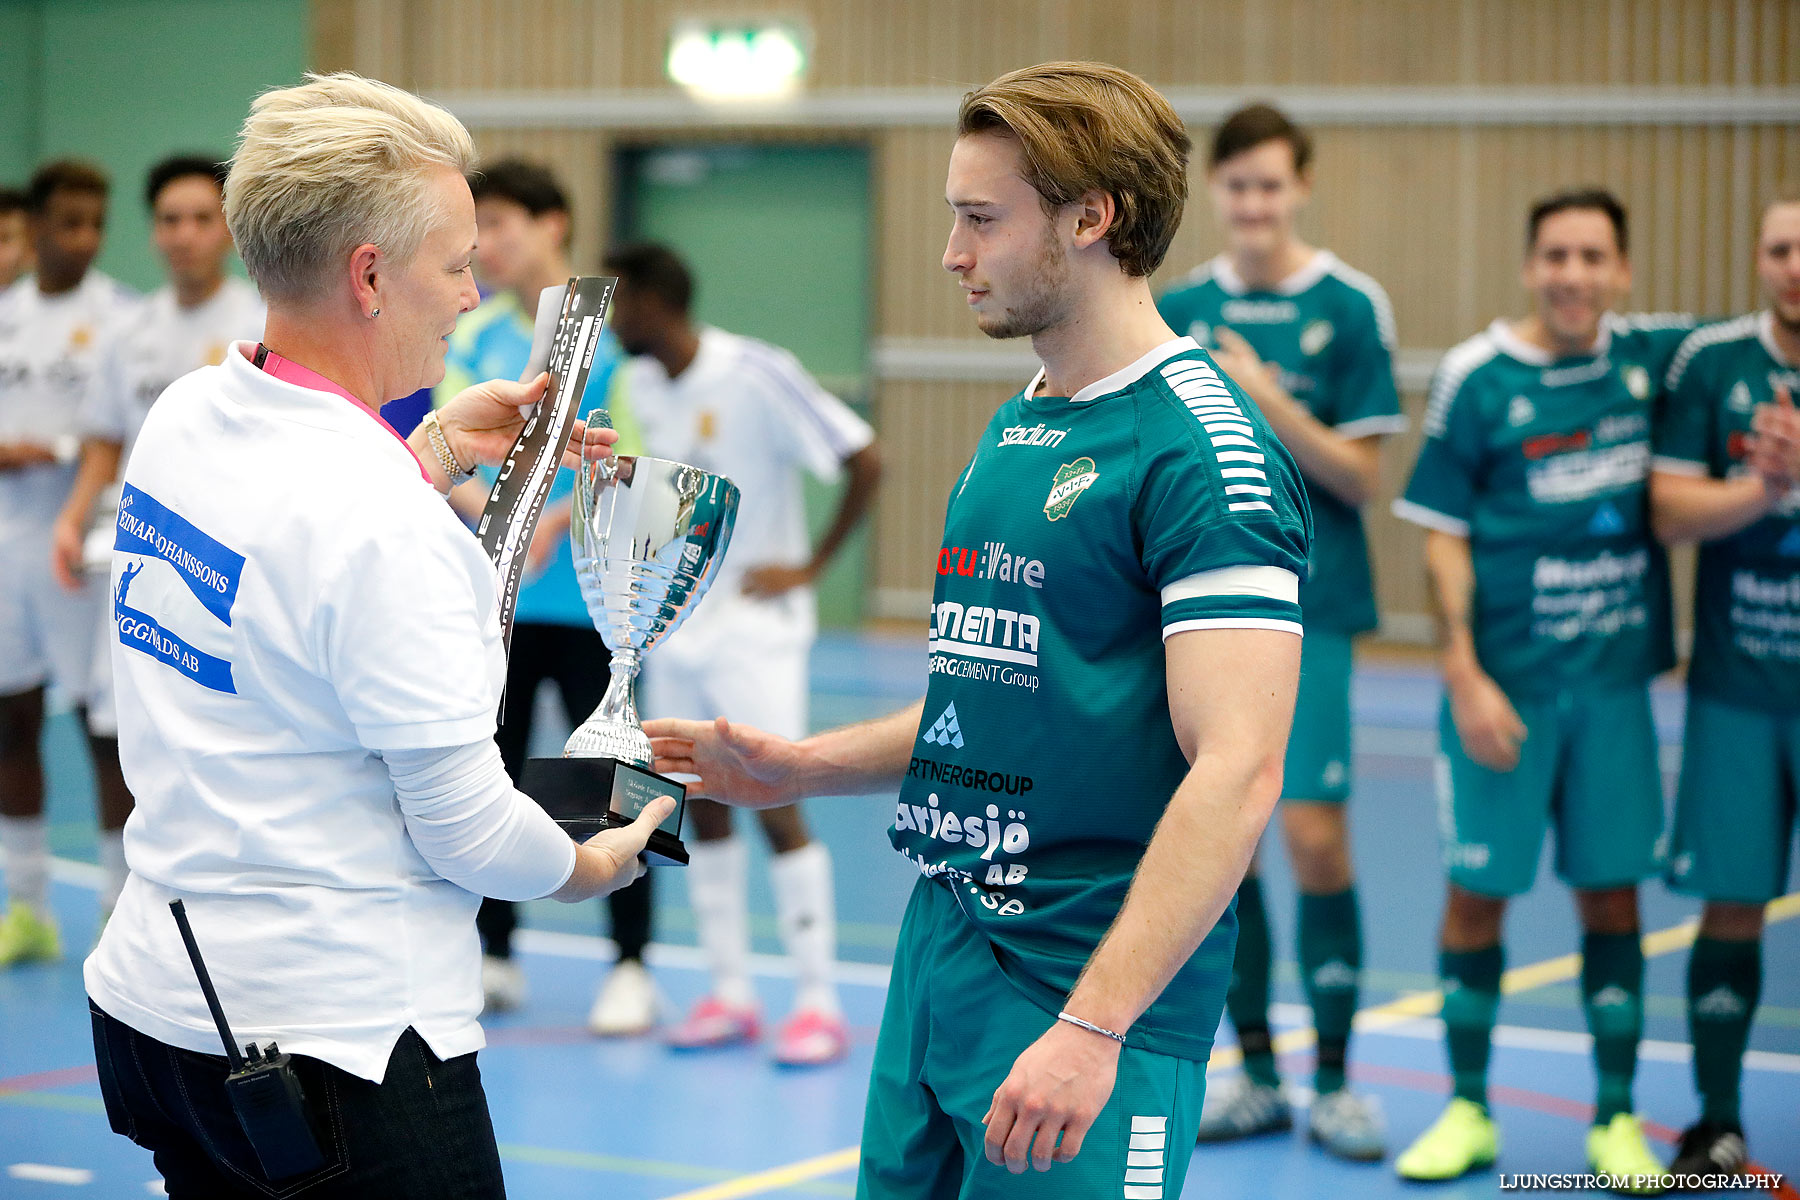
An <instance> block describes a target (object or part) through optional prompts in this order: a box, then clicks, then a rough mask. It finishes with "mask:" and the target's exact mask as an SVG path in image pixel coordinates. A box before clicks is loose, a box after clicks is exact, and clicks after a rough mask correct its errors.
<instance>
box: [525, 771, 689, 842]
mask: <svg viewBox="0 0 1800 1200" xmlns="http://www.w3.org/2000/svg"><path fill="white" fill-rule="evenodd" d="M519 787H520V789H521V790H522V791H523V792H524V793H525V794H526V795H527V796H530V797H531V798H532V799H533V800H536V801H537V802H538V803H539V804H540V805H542V806H543V808H544V811H545V812H547V813H549V814H550V815H551V816H552V817H553V818H555V820H556V823H557V824H558V825H561V826H562V827H563V828H564V829H566V830H568V831H569V836H570V837H572V838H574V839H575V840H576V841H578V842H585V841H586V840H587V839H589V838H591V837H593V836H594V835H595V834H596V833H599V832H601V831H602V830H605V829H618V828H621V827H623V826H626V825H629V824H631V823H632V822H633V821H635V820H637V815H638V814H639V813H640V812H643V811H644V807H645V806H646V805H648V804H649V803H650V802H651V801H653V800H656V799H658V798H660V797H663V796H668V797H670V798H671V799H673V800H674V801H675V811H674V812H672V813H670V814H669V816H668V817H667V818H666V819H665V820H664V821H663V822H662V824H661V825H659V826H657V827H656V829H655V830H653V831H652V832H651V834H650V842H649V844H648V845H647V846H645V847H644V857H645V858H646V859H648V860H649V861H650V862H651V863H652V864H664V865H668V866H677V867H685V866H687V863H688V852H687V847H686V846H684V845H682V844H681V816H682V812H683V810H684V809H685V808H686V807H687V788H686V787H684V786H683V785H681V784H679V783H677V782H675V781H674V780H673V779H670V778H669V777H668V776H666V775H658V774H657V773H656V772H655V771H647V770H645V769H644V768H643V767H640V766H636V765H634V764H632V763H628V762H620V761H619V760H618V759H616V758H531V759H527V760H526V761H525V771H524V775H523V776H522V777H521V778H520V780H519Z"/></svg>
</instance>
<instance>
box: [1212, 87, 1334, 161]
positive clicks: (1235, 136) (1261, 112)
mask: <svg viewBox="0 0 1800 1200" xmlns="http://www.w3.org/2000/svg"><path fill="white" fill-rule="evenodd" d="M1277 141H1280V142H1286V143H1287V144H1288V147H1289V148H1290V149H1292V150H1293V152H1294V174H1296V175H1304V174H1306V168H1307V167H1308V166H1310V165H1311V164H1312V138H1310V137H1308V136H1307V134H1306V130H1304V129H1302V128H1300V127H1299V126H1298V125H1296V124H1294V122H1293V120H1292V119H1291V118H1290V117H1289V116H1288V115H1287V114H1286V113H1284V112H1282V111H1281V110H1280V109H1279V108H1276V107H1275V106H1274V105H1273V104H1251V105H1248V106H1247V107H1244V108H1240V109H1238V110H1237V111H1236V112H1234V113H1232V114H1231V115H1230V116H1229V117H1226V118H1225V119H1224V120H1223V121H1221V122H1219V128H1218V129H1217V130H1216V131H1215V132H1214V133H1213V144H1212V158H1211V159H1210V160H1209V165H1211V166H1214V167H1216V166H1218V165H1219V164H1220V163H1222V162H1224V161H1225V160H1226V159H1228V158H1236V157H1237V156H1238V155H1240V154H1242V153H1243V152H1244V151H1246V150H1253V149H1255V148H1256V147H1258V146H1260V145H1262V144H1263V143H1264V142H1277Z"/></svg>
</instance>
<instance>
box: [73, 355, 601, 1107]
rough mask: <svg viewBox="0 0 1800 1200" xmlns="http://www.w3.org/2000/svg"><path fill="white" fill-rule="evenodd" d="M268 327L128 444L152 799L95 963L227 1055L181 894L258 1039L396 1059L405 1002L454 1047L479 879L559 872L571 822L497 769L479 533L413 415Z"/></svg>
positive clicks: (119, 992) (461, 1047) (239, 1023)
mask: <svg viewBox="0 0 1800 1200" xmlns="http://www.w3.org/2000/svg"><path fill="white" fill-rule="evenodd" d="M252 349H253V347H251V346H250V345H249V344H247V343H238V344H236V345H234V346H233V347H232V351H231V353H230V354H228V355H227V356H226V360H225V362H224V364H223V365H221V366H218V367H207V368H204V369H202V370H200V371H197V372H195V373H193V374H191V375H188V376H185V377H184V378H182V379H180V380H178V381H177V382H176V383H175V384H174V385H173V386H171V387H170V388H169V390H168V391H167V392H166V393H165V394H164V395H163V397H162V399H161V400H159V401H158V403H157V404H156V405H155V406H154V407H153V408H152V409H151V411H150V413H149V415H148V417H147V418H146V420H145V422H144V427H143V430H142V432H141V433H140V435H139V438H138V442H137V445H136V448H135V449H134V450H133V452H132V455H131V460H130V462H129V463H128V464H127V466H126V469H125V473H124V483H123V495H122V497H121V501H120V517H119V528H118V532H117V535H116V541H115V549H114V554H113V589H112V601H111V610H112V614H113V620H114V629H115V631H116V637H115V639H114V644H113V646H112V654H113V665H114V670H115V674H116V678H117V687H118V705H119V750H120V759H121V761H122V763H123V765H124V768H125V775H126V780H127V782H128V783H129V784H130V785H131V790H132V793H133V795H134V796H135V797H136V798H137V810H136V811H135V812H134V813H133V814H132V817H131V820H130V822H129V823H128V824H127V826H126V830H125V853H126V861H127V863H128V864H129V865H130V867H131V875H130V878H129V880H128V882H127V884H126V887H125V891H124V894H123V895H122V896H121V897H120V900H119V905H118V908H117V909H116V910H115V912H114V914H113V917H112V920H111V921H110V922H109V923H108V925H107V927H106V932H105V935H104V936H103V937H102V939H101V941H100V944H99V946H98V947H97V948H96V949H95V952H94V954H93V955H92V957H90V958H89V959H88V962H87V967H86V982H87V987H88V992H89V994H90V995H91V996H92V997H93V998H94V1000H95V1001H96V1002H97V1003H98V1004H99V1005H100V1007H101V1008H103V1009H105V1010H106V1011H107V1012H108V1013H110V1014H111V1015H113V1016H114V1017H116V1018H118V1019H119V1020H121V1021H123V1022H125V1023H126V1024H127V1025H130V1026H132V1027H133V1028H135V1029H138V1030H139V1031H141V1032H143V1033H146V1034H149V1035H150V1036H152V1037H154V1038H157V1039H159V1040H161V1041H164V1042H167V1043H169V1044H171V1045H175V1046H181V1047H184V1048H187V1049H192V1050H199V1051H203V1052H208V1053H218V1052H219V1045H218V1038H217V1034H216V1033H215V1032H214V1030H213V1026H212V1022H211V1020H210V1018H209V1017H208V1015H207V1010H206V1007H205V1002H204V1000H203V998H202V996H201V994H200V989H199V987H198V985H197V984H196V982H195V980H194V976H193V970H192V968H191V967H190V966H189V964H188V961H187V956H186V954H185V952H184V951H183V949H182V946H181V942H180V938H179V935H178V933H177V931H176V928H175V924H174V922H173V920H172V918H171V917H170V914H169V911H168V902H169V901H170V900H172V899H174V898H176V897H180V898H182V899H183V900H184V901H185V903H186V907H187V910H188V915H189V918H190V920H191V921H192V923H193V927H194V932H195V936H196V938H197V940H198V941H199V943H200V947H201V950H202V951H203V952H204V954H205V956H206V961H207V964H208V966H209V968H210V969H211V972H212V976H213V980H214V983H215V985H216V986H217V988H218V992H219V998H220V1001H221V1003H222V1005H223V1007H224V1009H225V1012H226V1015H227V1016H228V1017H229V1018H230V1020H231V1022H232V1025H233V1028H234V1030H235V1032H236V1033H237V1035H238V1038H239V1040H240V1041H249V1040H252V1039H254V1040H257V1041H259V1042H260V1041H266V1040H269V1039H273V1040H275V1041H278V1042H279V1043H280V1044H281V1047H282V1049H284V1050H287V1051H289V1052H290V1053H300V1054H307V1055H311V1056H313V1057H316V1058H320V1059H323V1060H324V1061H326V1062H330V1063H332V1064H334V1065H336V1066H338V1067H341V1068H343V1069H344V1070H346V1071H349V1072H351V1073H352V1074H355V1075H359V1076H361V1077H363V1078H366V1079H371V1080H377V1081H379V1080H380V1079H381V1077H382V1074H383V1073H384V1071H385V1069H386V1065H387V1060H388V1056H389V1054H390V1053H391V1051H392V1049H393V1045H394V1043H395V1041H396V1040H397V1039H398V1038H399V1036H400V1034H401V1033H402V1032H403V1031H404V1030H405V1029H406V1028H407V1026H409V1025H410V1026H413V1027H414V1028H416V1029H418V1031H419V1033H420V1035H421V1036H422V1037H423V1038H424V1039H425V1041H426V1043H427V1044H428V1045H430V1046H431V1048H432V1050H433V1051H434V1052H435V1053H437V1054H438V1055H439V1056H440V1057H444V1058H448V1057H451V1056H453V1055H457V1054H464V1053H468V1052H470V1051H473V1050H477V1049H479V1048H480V1047H481V1046H482V1045H483V1038H482V1033H481V1028H480V1026H479V1024H478V1023H477V1021H476V1017H477V1014H478V1013H479V1011H480V1008H481V987H480V952H479V948H478V942H477V940H476V935H475V928H474V914H475V909H476V907H477V905H478V903H479V894H478V893H485V894H490V895H498V896H503V897H508V898H514V899H523V898H528V897H532V896H540V895H545V894H548V893H550V892H552V891H554V890H556V889H557V888H558V887H560V886H561V885H562V883H563V882H564V881H566V880H567V878H568V877H569V874H570V872H571V871H572V870H573V868H574V862H575V849H574V844H573V843H572V842H571V841H570V840H569V838H568V837H567V836H566V835H565V834H564V833H563V832H562V831H561V829H560V828H559V827H558V826H557V825H556V824H555V822H553V821H552V820H551V819H550V818H549V817H548V816H546V815H545V814H544V812H543V810H542V809H541V808H539V807H538V806H537V805H535V804H533V803H532V802H531V801H529V800H528V799H526V798H525V797H524V796H522V795H520V794H519V793H518V792H517V791H516V790H515V789H513V788H512V786H511V784H510V782H509V781H507V780H506V777H505V774H504V772H503V771H502V770H500V768H499V756H498V752H497V751H496V750H494V747H493V743H492V737H493V732H494V715H495V711H496V709H497V706H498V702H499V697H500V689H501V685H502V682H503V680H504V677H505V663H504V658H503V653H502V649H501V645H500V637H499V623H498V619H497V615H496V611H495V597H494V582H493V571H492V567H491V566H490V564H489V563H488V561H487V559H486V557H485V556H484V555H483V554H482V553H481V550H480V547H479V545H478V544H477V542H476V541H475V540H474V538H473V537H471V536H470V534H469V533H468V531H467V530H466V529H464V528H463V527H462V525H461V524H460V523H459V522H458V521H457V520H456V518H455V517H454V516H453V515H452V514H451V512H450V511H449V509H448V507H447V506H446V505H445V504H444V502H443V500H442V498H441V497H440V496H439V495H438V494H437V493H436V492H435V491H434V490H433V489H432V488H431V486H430V485H429V484H428V483H426V482H425V481H424V479H423V478H422V476H421V470H420V467H419V464H418V462H417V460H416V459H415V458H414V456H413V454H412V452H411V451H410V450H409V449H408V448H407V447H406V445H405V444H404V443H403V442H402V441H400V440H399V438H398V437H397V436H396V435H395V434H394V433H393V431H392V430H390V429H388V428H386V427H385V425H383V424H382V423H381V422H380V421H379V420H378V419H377V418H376V417H375V416H374V415H373V414H372V413H370V412H369V411H368V410H367V409H366V408H363V407H362V406H360V405H358V404H356V403H355V402H354V401H352V400H350V399H348V398H347V397H345V396H343V395H338V394H333V393H332V392H331V391H329V390H322V389H321V388H317V387H305V386H298V385H296V384H294V383H290V382H284V381H283V380H281V379H277V378H275V377H273V376H272V375H269V374H267V373H265V372H264V371H261V370H259V369H258V368H257V367H256V366H255V365H253V364H252V362H251V361H250V360H249V358H248V355H249V353H250V352H251V350H252ZM320 382H321V383H322V381H320Z"/></svg>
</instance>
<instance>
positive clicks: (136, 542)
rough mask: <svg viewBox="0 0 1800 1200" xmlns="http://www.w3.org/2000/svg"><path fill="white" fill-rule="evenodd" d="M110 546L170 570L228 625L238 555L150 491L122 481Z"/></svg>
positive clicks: (239, 573)
mask: <svg viewBox="0 0 1800 1200" xmlns="http://www.w3.org/2000/svg"><path fill="white" fill-rule="evenodd" d="M113 549H114V550H123V551H125V552H126V553H127V554H148V555H150V556H152V557H154V558H160V559H162V560H163V561H164V562H166V563H168V564H169V565H170V566H172V567H174V568H175V573H176V574H177V575H179V576H181V582H183V583H185V584H187V587H188V590H189V591H190V592H192V593H194V596H195V598H196V599H198V600H199V601H200V603H201V604H203V605H205V606H206V608H207V611H209V612H211V613H212V615H213V616H215V617H217V618H219V620H221V621H223V622H225V624H227V625H229V624H231V606H232V605H233V604H235V603H236V602H237V592H238V584H239V582H241V581H242V579H243V575H244V556H243V555H241V554H239V553H238V552H237V551H235V550H233V549H232V548H231V547H229V546H227V545H225V544H224V543H223V542H221V541H219V540H218V539H217V538H214V537H212V536H211V535H210V534H207V533H206V532H204V531H203V530H201V529H200V528H199V527H198V526H196V525H195V524H194V523H193V522H191V521H189V520H188V519H187V518H186V517H184V516H182V515H181V514H179V513H177V512H175V511H174V510H173V509H170V508H168V507H167V506H166V505H164V504H162V503H161V502H160V501H158V500H157V499H156V497H154V496H152V495H151V494H150V493H148V492H146V491H143V490H142V489H140V488H137V487H134V486H132V485H131V484H129V483H127V484H126V485H125V489H124V491H123V492H122V493H121V494H120V496H119V527H118V534H117V535H116V536H115V537H114V538H113Z"/></svg>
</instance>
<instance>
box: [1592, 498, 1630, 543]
mask: <svg viewBox="0 0 1800 1200" xmlns="http://www.w3.org/2000/svg"><path fill="white" fill-rule="evenodd" d="M1588 532H1589V533H1591V534H1595V535H1596V536H1599V537H1607V536H1610V535H1612V534H1615V533H1624V532H1625V518H1624V517H1621V516H1620V515H1619V510H1618V509H1616V508H1614V507H1613V506H1612V504H1611V503H1610V502H1609V503H1606V504H1602V505H1601V506H1600V507H1599V508H1597V509H1595V510H1594V519H1593V520H1591V521H1589V522H1588Z"/></svg>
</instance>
